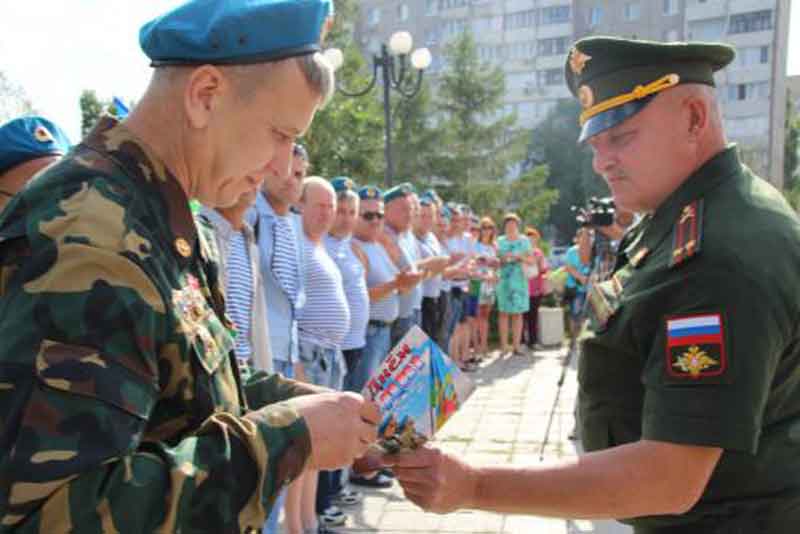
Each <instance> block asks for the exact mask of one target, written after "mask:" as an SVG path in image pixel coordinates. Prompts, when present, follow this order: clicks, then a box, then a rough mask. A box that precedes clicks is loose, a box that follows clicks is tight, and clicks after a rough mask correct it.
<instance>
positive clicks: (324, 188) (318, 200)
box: [300, 176, 336, 242]
mask: <svg viewBox="0 0 800 534" xmlns="http://www.w3.org/2000/svg"><path fill="white" fill-rule="evenodd" d="M300 208H301V210H302V211H303V230H304V231H305V233H306V236H307V237H308V238H309V239H310V240H311V241H314V242H319V241H320V240H321V239H322V236H324V235H325V234H326V233H328V232H329V231H330V229H331V227H332V226H333V222H334V219H335V216H336V191H334V189H333V186H332V185H331V184H330V182H328V181H327V180H325V179H324V178H321V177H319V176H310V177H308V178H306V179H305V180H304V181H303V192H302V194H301V196H300Z"/></svg>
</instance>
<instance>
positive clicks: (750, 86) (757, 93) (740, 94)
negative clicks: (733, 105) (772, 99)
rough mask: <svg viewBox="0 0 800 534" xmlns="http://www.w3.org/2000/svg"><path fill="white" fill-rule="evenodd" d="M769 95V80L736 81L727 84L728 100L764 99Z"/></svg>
mask: <svg viewBox="0 0 800 534" xmlns="http://www.w3.org/2000/svg"><path fill="white" fill-rule="evenodd" d="M769 95H770V83H769V82H751V83H737V84H730V85H728V95H727V96H728V98H727V99H728V100H729V101H733V102H736V101H744V100H766V99H768V98H769Z"/></svg>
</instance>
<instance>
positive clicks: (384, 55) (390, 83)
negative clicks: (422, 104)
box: [325, 31, 432, 188]
mask: <svg viewBox="0 0 800 534" xmlns="http://www.w3.org/2000/svg"><path fill="white" fill-rule="evenodd" d="M413 44H414V41H413V38H412V37H411V34H410V33H408V32H405V31H401V32H396V33H394V34H393V35H392V36H391V38H390V39H389V45H388V46H387V45H386V44H383V45H381V53H380V55H374V56H373V57H372V63H373V66H372V79H371V80H370V81H369V83H368V84H367V86H366V87H365V88H364V89H362V90H360V91H351V90H348V89H345V88H344V86H343V85H342V84H341V83H337V90H338V91H339V92H340V93H342V94H343V95H345V96H349V97H360V96H364V95H366V94H367V93H369V92H370V91H372V89H373V88H374V87H375V84H376V83H377V81H378V72H380V76H381V83H382V84H383V117H384V124H383V126H384V140H385V143H384V152H385V157H386V174H385V176H384V186H385V187H386V188H389V187H391V186H392V172H393V165H392V113H391V101H390V96H391V90H392V89H394V90H395V91H397V93H399V94H400V96H401V97H403V98H414V97H415V96H416V95H417V93H419V90H420V88H421V87H422V74H423V71H424V70H425V69H427V68H428V67H429V66H430V64H431V59H432V58H431V53H430V51H429V50H428V49H427V48H418V49H417V50H414V52H413V53H412V54H411V60H410V61H411V66H412V67H413V68H414V70H416V71H417V82H416V84H415V86H414V87H413V89H411V90H410V91H407V90H405V89H404V82H405V81H406V76H407V75H408V72H409V69H408V62H409V59H408V56H409V53H410V52H411V49H412V47H413ZM325 54H326V56H327V57H328V59H329V60H330V61H331V63H332V64H333V66H334V67H335V68H337V69H338V68H339V67H340V66H341V65H342V63H343V61H344V58H343V55H342V52H341V50H338V49H329V50H326V52H325Z"/></svg>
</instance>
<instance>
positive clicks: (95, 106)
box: [80, 89, 110, 137]
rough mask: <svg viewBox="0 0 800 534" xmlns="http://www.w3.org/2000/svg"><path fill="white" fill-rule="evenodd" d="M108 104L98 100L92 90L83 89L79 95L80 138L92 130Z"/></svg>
mask: <svg viewBox="0 0 800 534" xmlns="http://www.w3.org/2000/svg"><path fill="white" fill-rule="evenodd" d="M109 104H110V102H106V101H103V100H101V99H100V98H98V96H97V93H95V92H94V90H93V89H84V90H83V92H82V93H81V98H80V107H81V137H86V135H87V134H88V133H89V132H90V131H91V130H92V128H94V125H95V124H97V121H98V120H99V119H100V117H102V116H103V113H105V111H106V109H107V108H108V106H109Z"/></svg>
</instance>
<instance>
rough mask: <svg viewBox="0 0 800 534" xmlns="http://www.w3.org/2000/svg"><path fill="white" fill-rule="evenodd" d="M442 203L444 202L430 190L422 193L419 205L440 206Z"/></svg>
mask: <svg viewBox="0 0 800 534" xmlns="http://www.w3.org/2000/svg"><path fill="white" fill-rule="evenodd" d="M441 201H442V199H441V197H440V196H439V195H438V194H437V193H436V191H434V190H433V189H428V190H427V191H425V192H424V193H422V194H421V195H420V197H419V203H420V204H422V205H423V206H429V205H431V204H438V203H439V202H441Z"/></svg>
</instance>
